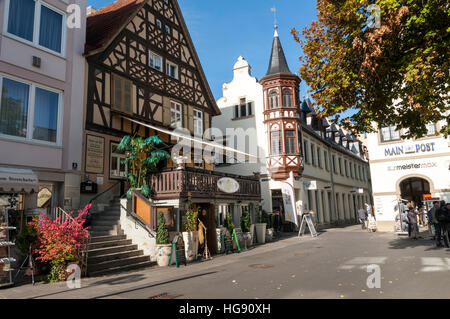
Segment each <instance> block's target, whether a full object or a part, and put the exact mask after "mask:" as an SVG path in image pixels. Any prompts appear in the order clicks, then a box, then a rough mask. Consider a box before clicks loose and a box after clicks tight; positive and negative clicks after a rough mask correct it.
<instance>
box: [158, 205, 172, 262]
mask: <svg viewBox="0 0 450 319" xmlns="http://www.w3.org/2000/svg"><path fill="white" fill-rule="evenodd" d="M171 249H172V245H171V244H170V238H169V229H168V228H167V225H166V220H165V219H164V214H163V213H159V215H158V231H157V233H156V251H157V254H156V262H157V263H158V266H160V267H167V266H169V261H170V253H171Z"/></svg>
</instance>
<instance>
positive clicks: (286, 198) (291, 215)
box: [281, 183, 298, 226]
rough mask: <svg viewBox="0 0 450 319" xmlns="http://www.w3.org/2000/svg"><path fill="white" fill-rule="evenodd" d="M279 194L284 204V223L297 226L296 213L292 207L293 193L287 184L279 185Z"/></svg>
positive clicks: (293, 206)
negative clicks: (288, 222) (287, 222)
mask: <svg viewBox="0 0 450 319" xmlns="http://www.w3.org/2000/svg"><path fill="white" fill-rule="evenodd" d="M281 194H282V195H283V204H284V214H285V216H284V218H285V220H286V221H290V222H291V223H294V224H295V225H297V226H298V222H297V211H296V207H295V205H294V203H295V198H294V191H293V189H292V187H291V186H290V185H289V184H287V183H282V184H281Z"/></svg>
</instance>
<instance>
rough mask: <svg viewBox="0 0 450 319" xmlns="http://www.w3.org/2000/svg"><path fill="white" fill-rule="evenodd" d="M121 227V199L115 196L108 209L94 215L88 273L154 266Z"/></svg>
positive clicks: (99, 274)
mask: <svg viewBox="0 0 450 319" xmlns="http://www.w3.org/2000/svg"><path fill="white" fill-rule="evenodd" d="M155 264H156V263H155V262H152V261H150V256H145V255H144V252H143V251H142V250H139V249H138V246H137V245H133V243H132V241H131V239H127V237H126V235H124V234H123V231H122V229H121V227H120V201H119V198H114V199H113V200H112V201H111V202H110V204H109V206H106V207H105V210H104V211H102V212H99V213H95V214H93V215H92V222H91V242H90V243H89V246H88V276H89V277H95V276H102V275H106V274H110V273H115V272H121V271H129V270H134V269H139V268H143V267H150V266H153V265H155Z"/></svg>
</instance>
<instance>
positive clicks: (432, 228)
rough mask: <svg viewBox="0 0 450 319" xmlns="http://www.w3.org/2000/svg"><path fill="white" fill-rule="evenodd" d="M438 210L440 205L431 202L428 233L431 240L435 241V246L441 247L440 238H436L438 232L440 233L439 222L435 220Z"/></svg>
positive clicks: (436, 202)
mask: <svg viewBox="0 0 450 319" xmlns="http://www.w3.org/2000/svg"><path fill="white" fill-rule="evenodd" d="M439 208H440V204H439V202H438V201H435V202H433V207H431V209H430V210H429V211H428V215H427V216H428V222H429V224H430V231H431V235H432V239H433V240H436V246H438V247H440V246H441V237H440V236H436V234H438V232H440V229H441V228H440V226H439V221H438V220H437V218H436V211H437V210H438V209H439Z"/></svg>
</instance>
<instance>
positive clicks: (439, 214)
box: [436, 202, 450, 248]
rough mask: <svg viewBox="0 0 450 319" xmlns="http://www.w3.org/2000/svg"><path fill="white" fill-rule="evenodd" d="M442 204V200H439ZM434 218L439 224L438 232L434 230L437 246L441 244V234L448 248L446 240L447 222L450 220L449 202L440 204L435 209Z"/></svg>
mask: <svg viewBox="0 0 450 319" xmlns="http://www.w3.org/2000/svg"><path fill="white" fill-rule="evenodd" d="M441 204H442V202H441ZM436 219H437V221H438V225H439V227H438V228H439V232H436V238H439V244H438V245H437V246H438V247H441V246H442V244H441V243H440V239H441V236H445V237H444V244H445V246H446V247H447V248H449V242H448V236H449V234H448V223H449V222H450V203H448V204H444V205H441V207H440V208H439V209H437V210H436Z"/></svg>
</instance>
